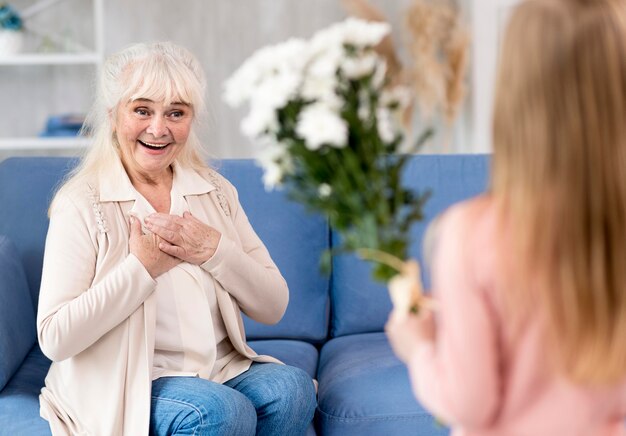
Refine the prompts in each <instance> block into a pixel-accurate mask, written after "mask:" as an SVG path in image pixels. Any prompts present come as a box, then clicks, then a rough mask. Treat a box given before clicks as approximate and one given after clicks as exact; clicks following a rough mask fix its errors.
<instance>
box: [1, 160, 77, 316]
mask: <svg viewBox="0 0 626 436" xmlns="http://www.w3.org/2000/svg"><path fill="white" fill-rule="evenodd" d="M75 164H76V159H68V158H62V157H47V158H42V157H34V158H20V157H16V158H9V159H6V160H4V161H2V162H0V204H1V205H2V207H0V234H2V235H7V236H9V237H10V238H11V240H12V241H13V242H14V243H15V246H16V247H17V250H18V253H19V257H20V259H21V260H22V265H23V266H24V271H25V272H26V279H27V280H28V286H29V288H30V292H31V298H32V301H33V307H36V305H37V298H38V295H39V283H40V281H41V267H42V264H43V250H44V245H45V239H46V233H47V231H48V214H47V212H48V206H49V204H50V200H51V196H52V191H53V190H54V187H55V186H56V185H57V184H58V183H59V180H60V179H61V177H62V176H63V175H64V174H65V173H66V172H67V171H68V170H69V169H70V168H72V167H73V166H74V165H75Z"/></svg>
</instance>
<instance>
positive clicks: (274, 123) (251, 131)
mask: <svg viewBox="0 0 626 436" xmlns="http://www.w3.org/2000/svg"><path fill="white" fill-rule="evenodd" d="M277 129H278V117H277V116H276V111H275V110H274V108H272V107H269V106H266V105H264V104H262V100H256V101H255V102H254V104H252V105H251V106H250V113H249V114H248V116H246V117H245V118H244V119H243V120H242V121H241V132H242V133H243V134H244V135H245V136H247V137H248V138H250V139H254V138H256V137H258V136H260V135H262V134H264V133H266V132H268V131H276V130H277Z"/></svg>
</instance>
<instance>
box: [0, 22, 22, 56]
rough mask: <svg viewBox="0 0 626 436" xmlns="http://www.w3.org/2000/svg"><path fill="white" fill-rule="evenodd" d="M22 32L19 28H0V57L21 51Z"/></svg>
mask: <svg viewBox="0 0 626 436" xmlns="http://www.w3.org/2000/svg"><path fill="white" fill-rule="evenodd" d="M23 44H24V32H22V31H19V30H7V29H2V30H0V57H8V56H12V55H15V54H17V53H19V52H20V51H22V45H23Z"/></svg>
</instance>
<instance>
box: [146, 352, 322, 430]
mask: <svg viewBox="0 0 626 436" xmlns="http://www.w3.org/2000/svg"><path fill="white" fill-rule="evenodd" d="M315 407H316V398H315V387H314V386H313V381H312V380H311V377H310V376H309V375H308V374H307V373H306V372H305V371H303V370H301V369H300V368H295V367H293V366H287V365H279V364H276V363H253V364H252V366H251V367H250V369H248V370H247V371H246V372H244V373H243V374H240V375H238V376H237V377H235V378H233V379H231V380H229V381H227V382H226V383H224V384H219V383H215V382H211V381H208V380H204V379H201V378H198V377H162V378H159V379H157V380H155V381H153V382H152V403H151V406H150V435H154V436H161V435H163V436H165V435H236V436H245V435H254V434H258V435H294V436H295V435H304V434H306V431H307V428H308V427H309V425H310V423H311V421H312V419H313V414H314V412H315Z"/></svg>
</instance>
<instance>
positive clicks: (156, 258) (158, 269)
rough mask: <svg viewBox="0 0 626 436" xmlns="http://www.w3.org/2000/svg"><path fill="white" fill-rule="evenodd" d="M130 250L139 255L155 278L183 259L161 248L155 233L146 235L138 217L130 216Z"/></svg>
mask: <svg viewBox="0 0 626 436" xmlns="http://www.w3.org/2000/svg"><path fill="white" fill-rule="evenodd" d="M129 245H130V252H131V253H132V254H134V255H135V256H137V258H138V259H139V261H140V262H141V263H142V264H143V266H145V267H146V270H148V273H149V274H150V275H151V276H152V278H153V279H156V278H157V277H158V276H160V275H161V274H163V273H165V272H167V271H169V270H170V269H172V268H174V267H175V266H176V265H178V264H179V263H180V262H181V260H180V259H178V258H176V257H173V256H170V255H169V254H167V253H164V252H163V251H161V250H160V249H159V238H158V236H157V235H155V234H150V235H145V234H143V232H142V230H141V223H140V222H139V219H138V218H135V217H131V218H130V239H129Z"/></svg>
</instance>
